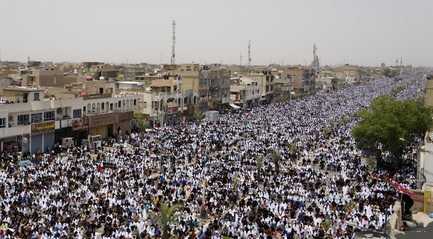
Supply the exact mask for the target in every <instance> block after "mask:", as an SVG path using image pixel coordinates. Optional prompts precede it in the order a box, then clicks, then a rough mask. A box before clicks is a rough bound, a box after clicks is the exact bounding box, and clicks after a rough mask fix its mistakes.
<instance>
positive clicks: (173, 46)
mask: <svg viewBox="0 0 433 239" xmlns="http://www.w3.org/2000/svg"><path fill="white" fill-rule="evenodd" d="M172 27H173V29H172V30H173V33H172V34H173V36H172V37H173V38H172V42H171V60H170V64H172V65H174V64H176V21H175V20H173V23H172Z"/></svg>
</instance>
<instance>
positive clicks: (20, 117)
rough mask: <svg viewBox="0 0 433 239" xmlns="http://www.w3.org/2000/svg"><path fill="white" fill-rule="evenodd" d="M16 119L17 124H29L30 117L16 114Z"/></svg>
mask: <svg viewBox="0 0 433 239" xmlns="http://www.w3.org/2000/svg"><path fill="white" fill-rule="evenodd" d="M17 121H18V125H28V124H30V117H29V115H18V118H17Z"/></svg>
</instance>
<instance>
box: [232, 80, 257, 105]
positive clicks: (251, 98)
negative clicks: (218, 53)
mask: <svg viewBox="0 0 433 239" xmlns="http://www.w3.org/2000/svg"><path fill="white" fill-rule="evenodd" d="M231 81H232V85H231V86H230V102H231V103H232V105H235V106H239V107H244V108H248V107H252V106H255V105H258V104H259V102H260V99H261V98H262V95H261V93H260V86H259V82H258V81H257V79H253V78H250V77H233V78H232V79H231Z"/></svg>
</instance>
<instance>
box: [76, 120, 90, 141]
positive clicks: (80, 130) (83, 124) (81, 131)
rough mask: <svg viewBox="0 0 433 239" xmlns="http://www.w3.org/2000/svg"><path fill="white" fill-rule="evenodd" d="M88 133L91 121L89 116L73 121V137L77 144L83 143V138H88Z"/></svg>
mask: <svg viewBox="0 0 433 239" xmlns="http://www.w3.org/2000/svg"><path fill="white" fill-rule="evenodd" d="M88 133H89V123H88V119H87V117H85V118H80V119H74V120H73V121H72V137H73V139H74V144H75V145H81V143H82V142H83V140H87V136H88Z"/></svg>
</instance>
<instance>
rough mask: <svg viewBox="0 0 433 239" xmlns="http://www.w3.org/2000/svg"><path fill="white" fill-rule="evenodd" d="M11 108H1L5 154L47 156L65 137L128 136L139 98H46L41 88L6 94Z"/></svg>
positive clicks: (12, 90) (0, 143)
mask: <svg viewBox="0 0 433 239" xmlns="http://www.w3.org/2000/svg"><path fill="white" fill-rule="evenodd" d="M2 97H4V98H7V99H8V102H10V103H8V104H0V146H1V150H8V149H16V150H21V151H23V152H30V153H36V152H45V151H47V150H49V149H50V148H52V147H53V145H54V144H55V143H61V139H62V138H64V137H74V139H75V140H76V141H77V142H76V143H80V142H79V141H80V140H82V139H86V138H87V135H101V136H102V137H108V136H114V135H119V134H124V133H126V132H127V131H129V130H130V129H129V122H130V120H131V119H132V112H133V110H135V108H136V105H137V102H138V97H136V96H133V95H128V96H117V95H110V96H106V95H87V96H85V97H76V98H75V97H71V98H64V99H60V98H59V99H56V98H46V97H45V90H44V89H40V88H29V87H13V88H7V89H4V90H3V96H2Z"/></svg>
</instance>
